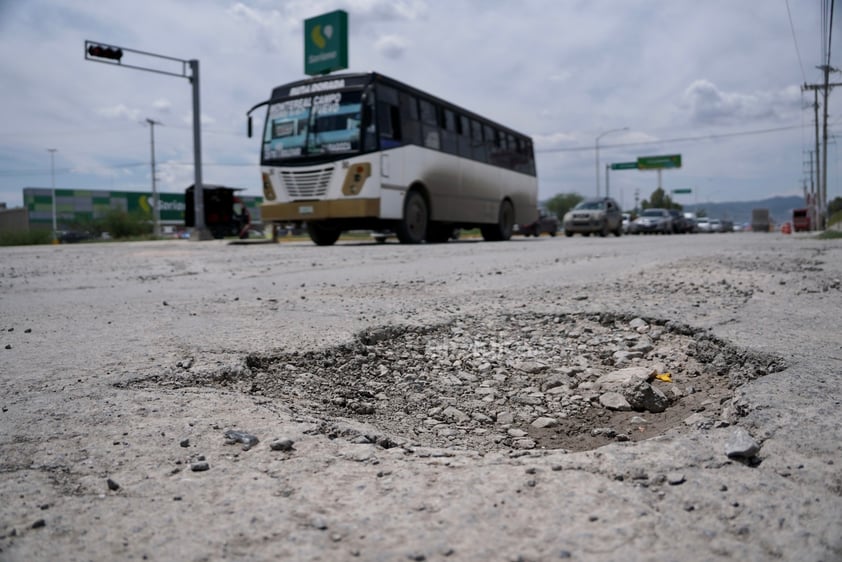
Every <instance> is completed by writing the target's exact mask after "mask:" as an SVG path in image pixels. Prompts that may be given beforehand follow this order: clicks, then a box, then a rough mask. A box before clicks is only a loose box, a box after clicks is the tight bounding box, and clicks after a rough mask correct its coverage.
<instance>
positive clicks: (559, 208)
mask: <svg viewBox="0 0 842 562" xmlns="http://www.w3.org/2000/svg"><path fill="white" fill-rule="evenodd" d="M582 199H584V197H582V196H581V195H579V194H578V193H559V194H558V195H555V196H553V197H552V198H551V199H548V200H547V201H546V202H544V207H545V208H546V209H547V211H549V212H550V213H552V214H554V215H555V216H557V217H558V220H564V215H565V213H567V211H569V210H570V209H572V208H573V207H575V206H576V205H578V204H579V202H581V201H582Z"/></svg>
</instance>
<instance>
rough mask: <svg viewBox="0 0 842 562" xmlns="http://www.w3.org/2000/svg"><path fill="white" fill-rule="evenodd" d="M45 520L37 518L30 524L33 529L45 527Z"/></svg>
mask: <svg viewBox="0 0 842 562" xmlns="http://www.w3.org/2000/svg"><path fill="white" fill-rule="evenodd" d="M46 526H47V522H46V521H45V520H44V519H38V520H36V521H35V523H33V524H32V528H33V529H40V528H41V527H46Z"/></svg>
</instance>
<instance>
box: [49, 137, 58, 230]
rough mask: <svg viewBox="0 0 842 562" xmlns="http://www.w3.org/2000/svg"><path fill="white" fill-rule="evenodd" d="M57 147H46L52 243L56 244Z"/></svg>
mask: <svg viewBox="0 0 842 562" xmlns="http://www.w3.org/2000/svg"><path fill="white" fill-rule="evenodd" d="M57 150H58V149H57V148H48V149H47V152H49V153H50V182H51V184H52V186H53V197H52V199H53V244H58V221H57V220H56V151H57Z"/></svg>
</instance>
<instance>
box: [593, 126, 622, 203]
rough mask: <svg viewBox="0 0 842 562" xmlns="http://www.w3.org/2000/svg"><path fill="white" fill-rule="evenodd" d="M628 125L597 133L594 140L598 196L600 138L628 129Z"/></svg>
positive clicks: (597, 192)
mask: <svg viewBox="0 0 842 562" xmlns="http://www.w3.org/2000/svg"><path fill="white" fill-rule="evenodd" d="M628 130H629V128H628V127H623V128H621V129H611V130H610V131H605V132H604V133H601V134H599V135H597V137H596V140H595V141H594V153H595V155H596V196H597V197H599V139H601V138H602V137H604V136H605V135H610V134H611V133H619V132H620V131H628Z"/></svg>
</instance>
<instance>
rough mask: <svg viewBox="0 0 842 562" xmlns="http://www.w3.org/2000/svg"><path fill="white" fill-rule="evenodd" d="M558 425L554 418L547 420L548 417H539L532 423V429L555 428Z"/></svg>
mask: <svg viewBox="0 0 842 562" xmlns="http://www.w3.org/2000/svg"><path fill="white" fill-rule="evenodd" d="M557 425H558V421H557V420H556V419H555V418H548V417H540V418H538V419H536V420H535V421H533V422H532V427H537V428H547V427H555V426H557Z"/></svg>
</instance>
